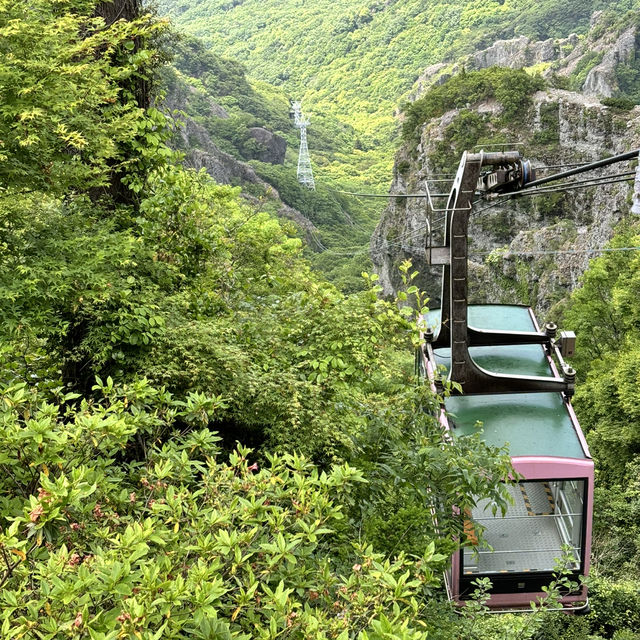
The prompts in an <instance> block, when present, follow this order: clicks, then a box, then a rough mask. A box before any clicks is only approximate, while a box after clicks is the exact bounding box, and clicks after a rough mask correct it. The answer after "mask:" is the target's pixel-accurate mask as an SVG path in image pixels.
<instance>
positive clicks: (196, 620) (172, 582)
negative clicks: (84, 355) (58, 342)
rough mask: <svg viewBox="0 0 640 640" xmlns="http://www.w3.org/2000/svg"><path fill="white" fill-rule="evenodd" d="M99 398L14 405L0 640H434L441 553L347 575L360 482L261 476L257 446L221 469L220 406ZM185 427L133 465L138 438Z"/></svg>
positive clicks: (196, 400) (301, 464) (358, 555)
mask: <svg viewBox="0 0 640 640" xmlns="http://www.w3.org/2000/svg"><path fill="white" fill-rule="evenodd" d="M97 391H99V392H100V393H102V394H103V395H104V398H103V400H101V401H100V402H96V403H87V402H82V403H81V404H80V405H79V406H78V407H75V408H74V407H73V405H72V403H73V401H74V400H75V398H74V397H70V396H64V397H62V398H61V403H60V404H58V405H55V404H51V403H46V402H43V401H42V400H41V399H40V398H39V397H38V396H37V394H36V393H29V392H26V390H25V388H24V387H23V386H18V387H14V388H11V389H5V390H3V393H2V397H1V400H2V402H1V407H2V414H1V418H2V426H3V429H2V430H1V431H0V434H1V435H0V445H1V446H0V450H1V451H2V458H1V462H0V464H1V465H2V468H3V471H4V473H3V476H2V479H1V480H0V483H1V488H2V496H3V498H2V501H3V505H2V513H3V519H2V521H0V549H2V554H1V559H0V584H1V585H2V587H3V590H2V593H1V594H0V602H2V606H1V607H0V625H1V629H2V636H3V637H4V638H18V637H23V636H25V635H26V636H28V637H39V638H49V639H53V638H66V637H69V636H70V635H71V636H74V637H85V638H96V639H101V640H107V639H115V638H117V637H132V638H133V637H135V638H145V639H149V640H150V639H151V638H156V639H157V638H163V639H164V638H166V639H170V638H184V637H190V638H203V639H204V638H247V639H248V638H275V637H276V636H280V635H283V636H284V635H286V636H287V637H290V638H311V637H313V638H337V637H340V638H344V639H347V638H356V637H359V638H362V640H365V639H366V638H371V639H373V638H383V637H394V638H407V639H415V640H419V639H421V638H425V637H426V633H425V632H423V631H421V630H419V627H420V623H419V622H418V621H417V619H418V616H419V613H420V610H421V607H422V605H421V604H420V602H421V599H422V595H423V594H424V592H425V588H427V587H429V586H430V585H432V584H434V582H435V578H434V576H433V573H432V572H431V571H430V563H431V561H432V560H431V556H433V545H432V546H431V548H430V550H427V553H426V555H425V556H424V557H423V559H422V561H421V562H418V563H416V562H412V561H409V560H408V559H407V558H405V557H403V556H399V557H398V558H397V559H395V560H385V559H384V558H383V557H382V556H380V555H379V554H375V553H374V552H373V550H372V549H371V547H368V546H367V545H365V544H360V545H356V548H355V550H354V551H353V553H352V554H351V556H350V557H349V558H348V559H349V562H348V564H344V563H343V564H339V563H338V562H337V561H336V559H335V558H336V556H337V555H338V554H336V553H335V551H334V549H333V546H334V545H335V540H334V539H333V537H332V529H333V528H334V527H335V525H336V524H338V523H339V521H340V520H341V518H342V517H343V516H342V512H341V507H340V506H339V505H338V500H339V499H344V495H345V494H346V493H348V492H349V490H350V486H351V485H353V484H354V483H358V482H360V481H361V480H362V476H361V475H360V473H359V472H358V471H357V470H356V469H355V468H352V467H349V466H347V465H340V466H334V467H332V468H331V469H328V470H327V471H326V472H320V471H318V469H316V468H315V467H313V465H311V464H310V463H309V462H307V461H306V460H304V459H303V458H301V457H299V456H296V455H288V454H287V455H282V456H276V455H272V456H267V458H266V459H267V463H266V465H265V466H264V468H258V465H257V463H255V462H252V461H251V459H250V458H251V453H250V451H249V450H248V449H245V448H240V449H238V450H237V451H236V452H234V453H233V454H231V456H230V457H229V459H228V461H218V460H217V455H218V448H217V445H216V440H217V438H216V436H215V435H213V434H212V433H211V432H209V431H208V430H199V425H201V424H203V422H206V421H207V419H208V413H209V412H210V411H215V409H216V404H217V403H218V401H216V400H215V399H211V400H209V399H205V398H203V397H198V396H195V395H192V396H190V397H188V398H186V399H185V401H184V402H182V401H180V402H178V401H176V400H174V399H172V398H171V397H170V396H168V395H167V394H166V393H164V392H162V391H157V390H154V389H152V388H150V387H149V386H148V385H147V384H146V383H144V382H141V383H140V384H139V385H138V386H137V387H136V388H131V387H130V388H127V389H124V388H122V389H118V388H115V387H114V386H113V384H112V382H111V381H107V383H106V384H100V385H98V389H97ZM180 423H182V425H183V426H182V433H181V434H179V433H175V432H174V433H173V437H172V438H171V439H170V440H169V441H167V442H165V443H164V444H161V443H160V442H158V443H157V444H155V445H153V446H149V447H147V448H146V450H145V455H144V456H143V458H142V459H140V460H132V461H130V462H124V461H123V454H124V459H126V458H130V455H127V452H129V451H130V449H131V446H132V445H133V444H135V441H136V438H137V436H138V435H140V434H144V433H145V432H147V431H148V430H149V429H158V428H167V429H171V428H172V427H175V426H177V425H178V424H180ZM117 460H120V462H117ZM430 554H431V555H430ZM344 555H345V557H347V556H348V555H349V554H348V553H345V554H344Z"/></svg>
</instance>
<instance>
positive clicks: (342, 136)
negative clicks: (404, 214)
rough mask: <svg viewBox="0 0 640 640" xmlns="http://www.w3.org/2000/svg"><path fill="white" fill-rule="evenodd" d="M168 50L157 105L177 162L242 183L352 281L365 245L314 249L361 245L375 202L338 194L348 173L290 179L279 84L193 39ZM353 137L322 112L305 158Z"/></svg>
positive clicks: (292, 157)
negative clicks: (310, 185)
mask: <svg viewBox="0 0 640 640" xmlns="http://www.w3.org/2000/svg"><path fill="white" fill-rule="evenodd" d="M171 52H172V64H171V65H169V66H167V67H165V68H163V70H162V74H161V85H162V88H163V91H164V93H165V97H164V100H163V101H162V103H161V104H162V109H163V111H164V112H165V113H167V114H169V115H170V117H171V118H172V120H173V123H174V126H173V131H174V135H173V136H172V143H171V144H172V146H173V147H174V148H177V149H179V150H180V151H182V152H183V153H184V155H185V157H184V160H183V162H184V164H185V165H186V166H189V167H192V168H195V169H202V168H204V169H206V171H207V172H208V173H209V174H210V175H211V176H212V177H213V178H214V179H215V180H216V181H217V182H218V183H221V184H231V185H236V186H239V187H241V188H242V191H243V195H244V196H245V197H246V198H248V199H249V200H251V201H252V202H253V203H255V204H258V205H259V206H260V207H261V208H262V209H263V210H268V211H270V212H272V213H275V214H277V215H279V216H280V217H283V218H288V219H290V220H292V221H293V222H294V223H295V225H296V227H297V228H298V230H299V233H300V234H301V236H303V237H304V238H305V239H306V245H307V247H308V248H309V251H308V252H307V256H308V257H309V258H310V259H311V260H312V261H313V262H314V264H315V265H316V267H318V268H319V269H320V270H321V271H322V272H323V273H324V274H325V275H326V276H327V277H330V278H331V279H332V280H333V281H334V282H337V283H338V284H339V285H340V286H341V287H342V288H343V289H345V290H356V289H360V288H361V287H362V279H361V277H360V274H361V272H362V271H363V270H367V269H369V267H370V261H369V260H368V256H367V252H366V251H362V252H361V253H360V254H359V255H358V256H357V257H355V258H350V257H349V256H348V255H347V256H344V257H341V258H340V259H338V260H336V259H335V257H332V258H329V259H327V257H326V256H324V255H322V254H321V253H320V252H321V251H324V249H326V248H327V247H329V248H332V249H333V250H334V251H335V250H336V248H337V249H338V251H340V246H344V245H351V246H352V245H354V244H360V245H362V246H366V243H367V242H368V239H369V236H370V234H371V232H372V230H373V228H374V227H375V224H376V222H377V219H378V216H379V211H380V203H379V202H375V201H371V200H369V201H362V200H354V199H353V198H349V197H347V196H345V195H343V194H341V193H339V191H344V190H354V189H358V188H359V187H360V186H361V182H360V181H359V180H358V179H354V178H353V177H348V176H342V177H340V178H339V179H338V180H336V181H333V180H331V181H330V182H327V180H326V179H325V180H322V181H320V182H319V183H318V184H317V187H316V189H315V190H314V191H310V190H309V189H307V188H306V187H304V186H302V185H301V184H299V182H298V180H297V178H296V169H297V160H298V157H297V156H298V148H299V134H298V131H297V129H296V128H295V127H294V126H293V121H292V118H291V113H290V99H289V98H288V96H287V95H286V93H285V92H284V91H283V90H282V89H278V88H275V87H273V86H271V85H268V84H266V83H264V82H261V81H258V80H255V79H250V78H248V77H247V74H246V69H245V67H244V65H242V64H241V63H239V62H237V61H234V60H231V59H228V58H224V57H221V56H218V55H216V54H214V53H212V52H210V51H207V50H206V49H205V47H204V45H203V43H202V42H201V41H199V40H198V39H196V38H191V37H182V38H178V39H174V40H173V42H172V48H171ZM352 136H353V131H352V129H351V128H350V127H347V126H343V125H340V123H338V122H337V121H335V120H331V119H329V118H328V119H326V120H325V121H324V122H323V123H320V124H317V125H315V126H314V128H313V145H314V147H313V159H314V164H315V165H316V166H317V165H318V163H320V164H323V163H325V164H326V163H331V162H333V161H335V158H336V156H337V155H339V153H340V149H341V147H342V145H343V144H345V141H348V140H349V139H350V138H351V137H352Z"/></svg>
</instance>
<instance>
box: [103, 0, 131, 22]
mask: <svg viewBox="0 0 640 640" xmlns="http://www.w3.org/2000/svg"><path fill="white" fill-rule="evenodd" d="M141 10H142V2H141V0H106V1H104V2H100V3H99V4H98V6H97V7H96V15H97V16H100V17H101V18H104V20H105V22H106V23H107V24H108V25H109V24H112V23H114V22H115V21H116V20H121V19H122V20H135V18H137V17H138V16H139V15H140V13H141Z"/></svg>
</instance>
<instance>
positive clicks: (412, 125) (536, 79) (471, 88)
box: [402, 67, 544, 142]
mask: <svg viewBox="0 0 640 640" xmlns="http://www.w3.org/2000/svg"><path fill="white" fill-rule="evenodd" d="M542 88H544V81H543V80H542V78H541V77H540V76H530V75H529V74H528V73H526V72H525V71H523V70H522V69H508V68H502V67H491V68H489V69H482V70H480V71H471V72H464V71H463V72H461V73H459V74H457V75H455V76H452V77H451V78H449V79H448V80H447V81H446V82H444V83H443V84H441V85H437V86H435V87H433V88H431V89H430V90H429V91H428V92H427V93H426V94H425V95H424V96H423V97H422V98H420V99H419V100H416V101H415V102H413V103H411V104H409V105H407V106H406V107H405V113H406V118H405V121H404V123H403V128H402V131H403V136H404V138H405V139H406V140H408V139H414V138H415V136H416V135H418V136H419V132H418V128H419V127H420V126H421V125H422V124H424V123H425V122H427V121H428V120H430V119H431V118H437V117H439V116H441V115H443V114H444V113H445V112H446V111H448V110H450V109H459V108H463V107H465V106H467V105H474V104H476V103H478V102H481V101H483V100H487V99H489V98H495V99H496V100H498V102H500V103H501V104H502V107H503V117H504V119H505V120H507V121H513V120H516V119H518V118H519V117H521V116H524V114H525V113H526V109H527V106H528V105H529V103H530V95H531V94H532V93H533V92H535V91H539V90H540V89H542ZM474 117H475V118H478V117H479V116H478V115H477V114H469V116H468V118H474ZM468 118H467V119H468ZM473 125H474V126H477V124H476V123H475V122H474V123H473ZM459 126H460V128H461V129H463V130H467V131H468V126H469V123H468V122H466V121H465V122H461V123H460V124H459ZM467 135H470V134H467ZM465 142H466V141H465Z"/></svg>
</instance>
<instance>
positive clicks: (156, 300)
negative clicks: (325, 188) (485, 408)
mask: <svg viewBox="0 0 640 640" xmlns="http://www.w3.org/2000/svg"><path fill="white" fill-rule="evenodd" d="M127 6H128V7H129V8H131V7H135V8H136V9H138V10H139V7H137V4H136V3H131V2H127ZM101 7H102V5H98V7H96V5H95V3H93V2H86V1H84V0H69V1H68V2H64V3H50V2H45V1H44V0H42V1H39V2H34V3H31V4H30V5H29V6H28V7H25V6H21V5H16V4H15V3H10V2H8V1H7V2H1V3H0V29H1V33H2V36H3V39H2V46H3V47H5V52H6V54H7V55H6V56H5V57H4V59H3V62H2V67H1V74H2V78H3V83H2V105H3V111H2V113H1V114H0V116H1V117H0V132H1V139H2V140H3V145H4V146H3V156H2V159H1V162H2V165H1V167H2V172H1V173H0V176H2V181H1V183H0V189H1V190H2V193H1V196H2V197H1V200H0V216H1V220H2V232H3V236H2V243H3V260H2V268H1V270H0V288H1V290H2V292H3V300H4V301H5V303H4V304H3V305H2V309H1V313H2V323H3V328H4V332H3V339H2V343H1V346H0V357H1V359H2V367H1V369H0V396H1V398H2V401H1V403H0V404H1V407H2V411H1V415H2V429H1V430H0V440H1V446H0V449H1V451H2V454H1V455H0V466H1V468H2V471H3V474H2V478H1V479H0V484H1V488H2V491H1V494H2V495H1V497H0V585H1V586H2V593H1V594H0V599H1V602H2V607H1V609H0V623H1V625H2V635H3V637H6V638H24V637H29V638H63V637H69V636H73V637H86V638H97V639H105V638H116V637H132V638H133V637H136V638H145V639H150V638H184V637H200V638H214V637H227V638H231V637H236V638H249V637H263V638H275V637H279V636H282V637H284V636H288V637H292V638H295V637H298V638H302V637H317V638H322V637H327V638H336V637H341V638H347V637H359V638H362V639H364V638H382V637H390V636H391V637H398V638H416V639H417V638H424V637H426V634H427V631H428V630H429V629H434V630H437V629H444V628H447V625H451V624H454V625H460V626H461V627H463V626H464V622H462V621H460V622H455V619H453V616H452V612H451V610H450V608H449V606H448V605H447V604H446V603H445V604H439V597H440V596H438V595H437V593H438V588H439V578H438V577H437V576H438V574H439V571H440V569H441V568H442V566H443V562H444V560H445V558H446V556H447V555H448V554H449V553H450V552H451V550H452V547H453V542H452V541H453V540H454V539H455V536H456V535H457V536H458V537H459V538H460V539H461V540H462V541H464V540H465V538H464V537H463V530H462V529H463V527H462V519H461V518H460V517H459V516H457V515H456V514H457V513H459V511H456V509H454V505H455V506H456V507H457V508H459V509H465V508H467V507H470V506H471V504H472V502H473V500H474V499H478V498H480V497H481V496H486V497H489V498H490V499H492V500H495V501H496V504H497V505H498V506H504V504H505V502H504V501H505V493H504V489H503V485H502V484H501V482H500V480H501V479H503V478H505V477H506V476H507V474H508V473H509V464H508V459H507V458H506V456H505V455H504V452H500V451H493V450H488V449H487V448H486V447H485V446H484V445H483V444H482V443H481V442H480V441H479V440H478V439H468V440H460V441H458V442H455V443H451V444H450V445H446V446H443V445H442V442H441V434H440V429H439V426H438V423H437V421H435V420H434V419H433V418H432V417H431V413H430V412H429V411H428V409H429V407H430V406H431V405H432V403H433V402H434V398H433V397H432V394H431V392H430V391H429V390H428V389H425V387H424V386H422V385H418V384H416V380H415V379H414V375H413V366H412V358H411V348H412V346H413V345H414V344H415V341H416V340H417V332H416V329H417V327H416V324H415V320H414V313H415V312H414V310H413V307H412V306H410V305H409V304H408V302H409V301H410V299H413V298H415V297H416V296H419V293H418V292H417V291H416V290H415V287H412V285H411V280H412V278H413V274H412V273H411V271H410V268H409V265H406V266H405V278H406V281H407V291H406V292H405V293H403V295H402V296H401V297H400V299H399V300H398V302H399V304H400V306H399V307H398V306H397V305H396V304H391V303H388V302H384V301H382V300H380V299H379V298H378V295H377V289H376V286H375V279H374V278H369V284H368V287H367V288H366V291H364V292H362V293H359V294H356V295H353V296H350V297H346V296H345V295H344V294H341V293H340V292H339V291H337V290H336V289H335V288H334V287H333V286H331V285H329V284H328V283H326V282H323V281H322V280H321V279H320V278H319V277H318V276H316V275H314V274H313V273H312V272H311V270H310V269H309V267H308V265H307V264H306V262H305V261H304V259H303V258H302V256H301V242H300V241H299V240H298V239H297V238H295V237H293V236H292V235H291V234H290V233H289V230H287V229H286V228H285V227H283V226H282V225H281V224H280V223H279V222H278V221H277V220H276V219H274V218H273V217H271V216H270V215H269V214H268V213H266V212H264V211H261V210H260V208H259V206H258V207H254V208H251V207H249V206H248V205H247V204H246V203H243V201H242V200H240V198H239V191H238V190H237V189H234V188H232V187H221V186H218V185H216V184H215V183H213V182H212V180H211V179H210V178H209V177H208V176H207V175H206V174H204V173H202V172H201V173H195V172H192V171H187V170H184V169H183V168H182V167H180V166H179V165H177V164H176V163H175V157H174V156H173V154H172V153H171V152H170V151H169V150H168V149H167V148H166V147H165V146H164V140H165V139H166V136H167V127H166V125H165V124H164V120H163V118H162V116H161V115H160V114H159V112H158V111H156V110H155V109H151V108H149V107H148V104H149V103H150V100H149V98H150V93H149V91H150V87H152V85H153V82H152V80H153V77H154V66H155V65H156V64H157V62H158V61H159V60H160V59H161V57H162V56H160V55H159V53H158V49H157V46H158V44H157V43H158V42H161V41H162V39H163V38H162V37H161V36H162V30H163V29H164V26H163V25H162V23H158V22H156V21H154V20H153V19H152V18H150V17H149V16H142V17H139V18H137V19H134V20H131V21H126V20H116V21H115V22H113V21H110V20H105V19H104V18H102V17H96V16H101V15H103V14H102V13H101V12H100V9H101ZM116 8H117V7H116ZM122 8H124V4H123V5H122ZM116 13H117V12H116ZM35 33H39V34H43V35H44V36H45V37H46V38H47V46H46V47H45V46H43V48H42V49H41V50H39V51H38V57H37V58H36V59H33V58H32V57H31V55H30V54H31V51H30V50H29V48H28V46H27V43H28V42H29V41H30V39H31V38H32V37H33V35H34V34H35ZM69 50H70V51H71V53H69ZM54 69H55V70H59V69H64V70H65V73H53V72H52V71H53V70H54ZM30 74H31V75H30ZM43 78H45V79H47V82H48V83H47V82H45V83H43ZM49 78H50V80H49ZM93 95H95V96H98V95H101V96H102V99H97V98H96V100H95V101H91V100H90V101H89V102H88V103H87V104H86V105H85V104H79V99H78V96H89V97H91V96H93ZM81 107H82V108H81ZM78 113H79V114H80V115H78ZM107 116H108V117H110V118H111V120H109V119H108V117H107ZM25 123H26V124H25ZM114 132H115V133H114ZM116 134H118V135H116ZM94 138H95V140H94ZM41 158H44V159H45V160H47V164H46V165H44V166H43V165H42V164H41V163H40V159H41ZM18 167H20V168H21V171H20V173H19V174H16V173H15V171H16V168H18ZM16 175H18V177H19V178H20V179H17V178H15V176H16ZM50 175H51V176H53V178H54V179H49V176H50ZM215 431H217V432H218V433H219V436H215V435H214V432H215ZM220 438H221V439H220ZM217 443H219V444H217ZM238 443H240V444H238ZM247 445H251V446H252V447H253V450H251V449H248V448H246V446H247ZM353 465H358V467H359V468H360V469H359V470H358V469H357V468H355V467H354V466H353ZM427 473H428V476H429V477H430V478H431V482H430V483H427V482H424V483H423V482H416V480H418V479H419V477H421V476H425V477H426V475H427ZM390 486H393V487H394V490H393V491H389V487H390ZM464 496H468V498H467V497H464ZM471 496H476V498H471ZM427 499H428V500H429V501H430V502H432V503H433V506H434V508H438V509H439V510H441V516H442V517H441V519H440V520H439V529H438V530H437V531H436V529H435V528H434V525H433V522H432V520H431V518H430V517H427V516H426V514H429V510H428V509H426V510H425V508H424V504H425V500H427ZM403 510H404V513H406V514H413V515H415V516H416V517H415V519H414V523H415V524H414V527H413V528H408V529H405V534H404V535H401V536H397V535H396V537H395V538H394V537H393V536H389V535H387V533H386V532H385V531H384V529H383V526H384V525H385V524H386V523H388V522H389V520H390V518H391V516H392V514H395V516H396V517H399V516H400V514H402V513H403ZM403 551H407V552H410V553H411V554H413V555H412V556H411V557H408V556H407V555H405V554H404V553H403ZM427 608H433V609H434V614H433V615H426V613H425V612H426V610H427Z"/></svg>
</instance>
